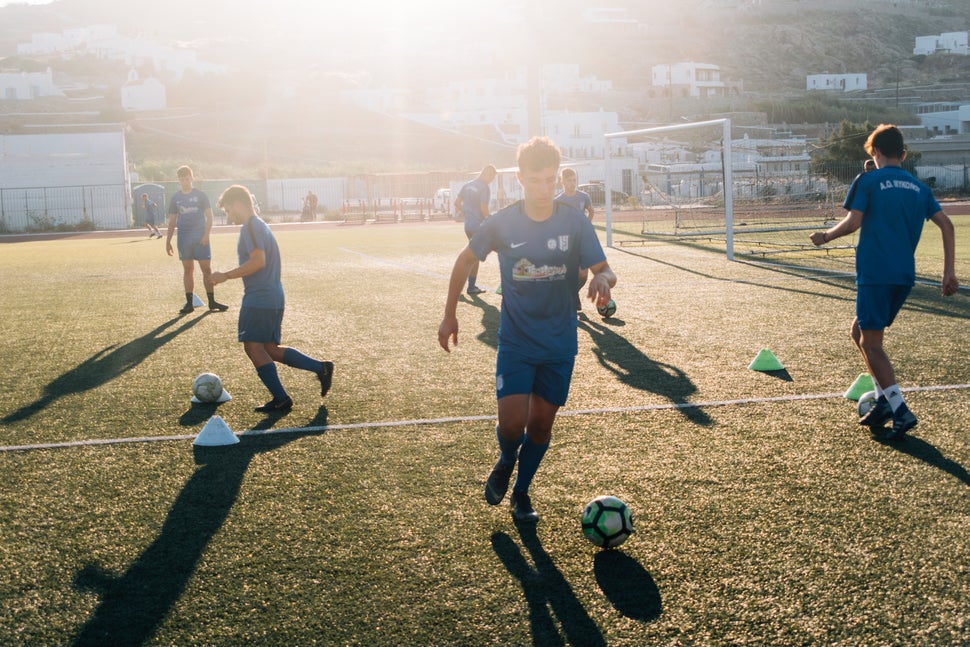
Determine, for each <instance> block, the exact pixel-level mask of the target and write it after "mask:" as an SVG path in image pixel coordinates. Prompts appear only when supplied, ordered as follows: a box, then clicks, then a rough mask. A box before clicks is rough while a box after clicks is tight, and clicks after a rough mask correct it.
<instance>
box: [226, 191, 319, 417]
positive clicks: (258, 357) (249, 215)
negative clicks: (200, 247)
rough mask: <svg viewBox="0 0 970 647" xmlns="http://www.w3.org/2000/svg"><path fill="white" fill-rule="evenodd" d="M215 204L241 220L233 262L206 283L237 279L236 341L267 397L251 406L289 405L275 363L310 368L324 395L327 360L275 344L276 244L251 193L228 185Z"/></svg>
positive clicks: (278, 303)
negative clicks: (236, 259)
mask: <svg viewBox="0 0 970 647" xmlns="http://www.w3.org/2000/svg"><path fill="white" fill-rule="evenodd" d="M219 208H221V209H222V210H224V211H225V212H226V215H227V216H228V217H229V222H231V223H233V224H237V225H242V229H241V230H240V232H239V243H238V245H237V250H238V252H239V267H237V268H235V269H233V270H229V271H228V272H213V273H212V282H213V283H214V284H219V283H222V282H224V281H226V280H228V279H238V278H241V279H242V280H243V287H244V291H243V299H242V305H241V306H240V308H239V341H241V342H242V344H243V349H244V350H245V351H246V356H247V357H249V359H250V361H251V362H252V363H253V366H254V367H255V368H256V374H257V375H258V376H259V379H260V380H261V381H262V382H263V384H264V385H265V386H266V388H267V389H268V390H269V392H270V394H271V395H272V396H273V399H272V400H270V401H269V402H267V403H266V404H264V405H261V406H258V407H256V411H259V412H262V413H277V412H283V411H288V410H289V409H292V408H293V400H292V399H291V398H290V396H289V394H287V392H286V389H284V388H283V383H282V382H281V381H280V377H279V373H277V371H276V362H279V363H281V364H286V365H287V366H292V367H293V368H299V369H302V370H304V371H310V372H312V373H315V374H316V376H317V379H319V380H320V395H321V396H325V395H327V391H329V390H330V384H331V381H332V380H333V362H327V361H320V360H318V359H313V358H312V357H308V356H307V355H304V354H303V353H301V352H300V351H298V350H296V349H295V348H289V347H288V346H280V340H281V337H282V325H283V307H284V303H285V299H284V296H283V283H282V281H281V280H280V248H279V246H278V245H277V244H276V237H275V236H273V232H272V231H271V230H270V228H269V225H267V224H266V223H265V222H263V220H262V219H261V218H260V217H259V216H257V215H256V213H255V211H254V209H253V198H252V195H251V194H250V193H249V190H248V189H247V188H246V187H244V186H240V185H238V184H237V185H233V186H231V187H229V188H228V189H226V190H225V192H224V193H223V194H222V196H221V197H220V198H219Z"/></svg>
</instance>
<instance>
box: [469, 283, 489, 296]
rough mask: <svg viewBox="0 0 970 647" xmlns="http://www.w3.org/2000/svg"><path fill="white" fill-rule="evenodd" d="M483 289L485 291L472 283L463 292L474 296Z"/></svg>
mask: <svg viewBox="0 0 970 647" xmlns="http://www.w3.org/2000/svg"><path fill="white" fill-rule="evenodd" d="M485 291H486V290H485V288H480V287H478V286H477V285H473V286H471V287H470V288H468V289H467V290H465V293H466V294H470V295H472V296H475V295H476V294H482V293H483V292H485Z"/></svg>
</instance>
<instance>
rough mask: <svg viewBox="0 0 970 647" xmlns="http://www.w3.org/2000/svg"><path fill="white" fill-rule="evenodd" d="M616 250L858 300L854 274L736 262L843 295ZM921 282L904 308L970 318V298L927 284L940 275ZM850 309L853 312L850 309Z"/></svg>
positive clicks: (761, 284) (713, 276) (750, 282)
mask: <svg viewBox="0 0 970 647" xmlns="http://www.w3.org/2000/svg"><path fill="white" fill-rule="evenodd" d="M611 251H613V252H622V253H625V254H629V255H630V256H636V257H638V258H643V259H646V260H649V261H651V262H653V263H657V264H658V265H663V266H665V267H670V268H673V269H676V270H679V271H681V272H684V273H686V274H693V275H695V276H699V277H701V278H703V279H709V280H711V281H718V282H723V283H735V284H738V285H751V286H756V287H760V288H765V289H768V290H777V291H780V292H787V293H789V294H804V295H806V296H810V297H813V298H826V299H833V300H836V301H849V302H853V303H854V302H855V293H856V283H855V276H854V275H826V274H823V273H821V272H819V273H817V274H811V272H812V270H810V269H809V270H806V269H801V268H795V267H790V266H785V265H783V264H779V265H773V264H772V263H769V262H758V263H754V262H751V261H744V260H736V261H734V262H735V263H738V264H741V265H749V266H752V267H757V268H758V269H761V270H765V271H768V272H772V273H775V274H780V275H783V276H786V277H791V278H793V279H799V280H803V281H810V282H812V283H815V284H818V285H825V286H828V287H831V288H834V289H836V290H840V291H842V293H843V294H842V295H835V294H826V293H824V292H820V291H819V290H812V289H803V288H795V287H793V286H792V284H791V283H789V284H785V285H782V284H778V283H771V282H768V281H759V280H748V279H736V278H730V277H724V276H719V275H717V274H714V273H711V272H701V271H700V270H697V269H695V268H691V267H689V266H686V265H678V264H677V263H672V262H670V261H664V260H660V259H658V258H655V257H653V256H650V255H648V254H647V253H645V252H636V251H633V250H630V249H624V248H620V247H617V248H614V249H613V250H611ZM917 278H918V280H919V281H921V283H919V284H917V285H916V286H915V287H914V288H913V291H912V292H911V293H910V295H909V298H908V299H907V300H906V306H905V308H904V310H906V309H908V310H914V311H917V312H925V313H928V314H935V315H939V316H942V317H953V318H957V319H967V318H970V299H966V298H954V297H943V296H942V295H941V294H940V289H939V285H938V284H936V285H935V286H934V285H925V284H924V283H922V282H923V281H929V282H930V283H931V284H933V283H936V282H938V281H939V280H940V277H933V276H929V275H920V276H918V277H917ZM961 295H962V296H964V297H965V296H966V292H965V291H961ZM850 312H854V311H851V310H850Z"/></svg>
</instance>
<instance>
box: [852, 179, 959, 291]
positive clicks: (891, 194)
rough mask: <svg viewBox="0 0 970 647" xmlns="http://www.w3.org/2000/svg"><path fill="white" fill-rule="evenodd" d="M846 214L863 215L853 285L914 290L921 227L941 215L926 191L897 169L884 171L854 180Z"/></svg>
mask: <svg viewBox="0 0 970 647" xmlns="http://www.w3.org/2000/svg"><path fill="white" fill-rule="evenodd" d="M849 208H850V209H851V210H853V211H861V212H862V226H861V228H860V230H859V244H858V246H857V247H856V262H855V264H856V283H858V284H859V285H913V284H914V283H915V282H916V259H915V253H916V246H917V245H918V244H919V239H920V236H921V235H922V233H923V223H925V222H926V221H927V220H928V219H929V218H931V217H932V216H933V214H935V213H936V212H938V211H940V203H939V202H937V201H936V198H934V197H933V192H932V191H931V190H930V188H929V187H928V186H926V185H925V184H923V183H922V182H920V181H919V180H917V179H916V178H915V177H913V176H912V175H911V174H910V173H909V172H907V171H906V170H904V169H902V168H900V167H898V166H885V167H883V168H881V169H876V170H875V171H869V172H868V173H863V174H862V175H860V176H859V178H858V179H857V180H856V182H855V193H854V195H853V197H852V204H850V205H849Z"/></svg>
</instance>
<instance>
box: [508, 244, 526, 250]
mask: <svg viewBox="0 0 970 647" xmlns="http://www.w3.org/2000/svg"><path fill="white" fill-rule="evenodd" d="M523 245H525V243H510V244H509V247H511V248H512V249H515V248H517V247H522V246H523Z"/></svg>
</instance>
